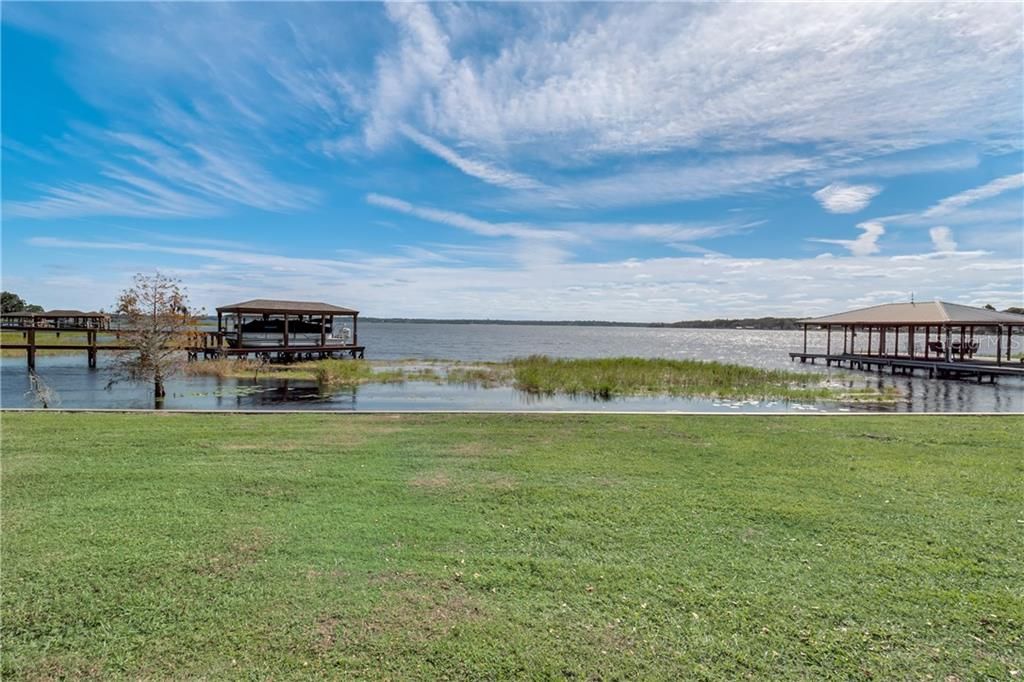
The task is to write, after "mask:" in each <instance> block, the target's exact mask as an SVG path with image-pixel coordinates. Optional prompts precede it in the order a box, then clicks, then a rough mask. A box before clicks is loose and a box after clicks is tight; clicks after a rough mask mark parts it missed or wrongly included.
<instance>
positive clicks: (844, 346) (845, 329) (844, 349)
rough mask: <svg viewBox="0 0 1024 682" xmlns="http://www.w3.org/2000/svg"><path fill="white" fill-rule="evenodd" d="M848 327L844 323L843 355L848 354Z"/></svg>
mask: <svg viewBox="0 0 1024 682" xmlns="http://www.w3.org/2000/svg"><path fill="white" fill-rule="evenodd" d="M848 328H849V327H848V326H847V325H845V324H844V325H843V355H846V332H847V329H848Z"/></svg>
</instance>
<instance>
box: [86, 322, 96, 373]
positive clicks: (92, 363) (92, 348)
mask: <svg viewBox="0 0 1024 682" xmlns="http://www.w3.org/2000/svg"><path fill="white" fill-rule="evenodd" d="M86 339H87V341H88V343H89V368H90V369H96V330H95V329H93V330H90V331H88V332H86Z"/></svg>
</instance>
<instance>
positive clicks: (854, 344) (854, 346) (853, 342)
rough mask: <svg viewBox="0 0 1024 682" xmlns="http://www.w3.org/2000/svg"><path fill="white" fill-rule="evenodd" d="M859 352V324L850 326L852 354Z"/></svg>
mask: <svg viewBox="0 0 1024 682" xmlns="http://www.w3.org/2000/svg"><path fill="white" fill-rule="evenodd" d="M856 354H857V325H852V326H851V327H850V355H856Z"/></svg>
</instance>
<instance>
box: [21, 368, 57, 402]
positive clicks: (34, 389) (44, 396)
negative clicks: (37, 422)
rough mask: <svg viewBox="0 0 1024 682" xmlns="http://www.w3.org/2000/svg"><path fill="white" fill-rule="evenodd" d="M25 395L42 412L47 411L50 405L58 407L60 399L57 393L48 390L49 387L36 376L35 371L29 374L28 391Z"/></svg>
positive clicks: (50, 389)
mask: <svg viewBox="0 0 1024 682" xmlns="http://www.w3.org/2000/svg"><path fill="white" fill-rule="evenodd" d="M25 395H26V396H28V397H30V398H31V399H32V400H33V401H35V402H36V403H37V404H38V405H40V406H41V407H42V408H43V409H44V410H45V409H48V408H49V407H50V406H51V405H58V404H59V403H60V398H59V397H58V396H57V392H56V391H54V390H53V389H52V388H50V386H49V385H48V384H47V383H46V382H45V381H43V380H42V378H41V377H40V376H39V375H38V374H36V372H35V370H31V371H30V372H29V375H28V391H27V392H26V393H25Z"/></svg>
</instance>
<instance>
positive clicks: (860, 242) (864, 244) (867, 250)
mask: <svg viewBox="0 0 1024 682" xmlns="http://www.w3.org/2000/svg"><path fill="white" fill-rule="evenodd" d="M857 227H859V228H860V229H861V230H862V232H861V234H860V236H859V237H857V238H856V239H812V240H811V241H813V242H821V243H823V244H838V245H839V246H842V247H844V248H845V249H847V250H848V251H849V252H850V253H851V254H853V255H854V256H870V255H871V254H873V253H878V238H879V237H881V236H882V235H883V234H885V226H884V225H882V223H880V222H877V221H874V220H869V221H867V222H863V223H860V224H858V225H857Z"/></svg>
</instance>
